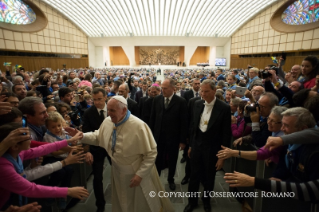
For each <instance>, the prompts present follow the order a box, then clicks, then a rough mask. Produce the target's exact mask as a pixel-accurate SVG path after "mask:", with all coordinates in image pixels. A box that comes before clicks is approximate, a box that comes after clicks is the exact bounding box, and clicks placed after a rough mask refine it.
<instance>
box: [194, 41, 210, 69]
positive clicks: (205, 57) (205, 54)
mask: <svg viewBox="0 0 319 212" xmlns="http://www.w3.org/2000/svg"><path fill="white" fill-rule="evenodd" d="M209 54H210V48H209V47H208V46H198V47H197V49H196V51H195V52H194V54H193V56H192V58H191V60H190V63H189V64H190V65H196V64H197V63H205V62H207V61H209Z"/></svg>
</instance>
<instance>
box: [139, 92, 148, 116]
mask: <svg viewBox="0 0 319 212" xmlns="http://www.w3.org/2000/svg"><path fill="white" fill-rule="evenodd" d="M147 99H148V96H145V97H142V98H140V101H139V103H138V111H139V114H140V118H142V114H143V110H144V102H145V101H146V100H147Z"/></svg>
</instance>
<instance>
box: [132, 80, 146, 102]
mask: <svg viewBox="0 0 319 212" xmlns="http://www.w3.org/2000/svg"><path fill="white" fill-rule="evenodd" d="M147 88H148V86H147V82H146V81H144V82H143V85H142V90H140V91H137V92H136V94H135V101H136V102H137V103H139V101H140V98H142V97H145V96H148V92H147Z"/></svg>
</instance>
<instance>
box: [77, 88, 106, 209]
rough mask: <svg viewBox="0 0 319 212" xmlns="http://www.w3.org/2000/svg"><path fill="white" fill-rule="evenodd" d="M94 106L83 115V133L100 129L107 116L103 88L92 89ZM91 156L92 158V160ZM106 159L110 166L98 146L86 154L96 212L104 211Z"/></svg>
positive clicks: (104, 151) (104, 153)
mask: <svg viewBox="0 0 319 212" xmlns="http://www.w3.org/2000/svg"><path fill="white" fill-rule="evenodd" d="M92 97H93V102H94V105H93V106H92V107H90V108H88V109H87V110H86V111H85V112H84V115H83V127H82V131H83V132H94V131H95V130H98V129H99V128H100V125H101V124H102V122H103V121H104V118H106V116H107V108H106V103H105V101H106V98H107V96H106V91H105V90H104V89H103V88H99V87H97V88H94V89H93V91H92ZM92 155H93V158H92ZM105 157H107V159H108V160H109V162H110V164H111V158H110V156H109V155H108V154H107V152H106V150H105V149H104V148H102V147H99V146H90V153H87V162H89V163H91V164H92V162H93V164H92V169H93V175H94V179H93V189H94V194H95V199H96V202H95V204H96V207H97V211H98V212H102V211H104V207H105V199H104V191H103V182H102V181H103V165H104V159H105Z"/></svg>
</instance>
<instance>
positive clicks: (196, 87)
mask: <svg viewBox="0 0 319 212" xmlns="http://www.w3.org/2000/svg"><path fill="white" fill-rule="evenodd" d="M199 88H200V79H198V78H196V79H194V80H193V90H188V91H186V92H185V93H184V98H185V99H186V102H187V103H188V101H189V100H190V99H191V98H193V97H199V96H200V95H199Z"/></svg>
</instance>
